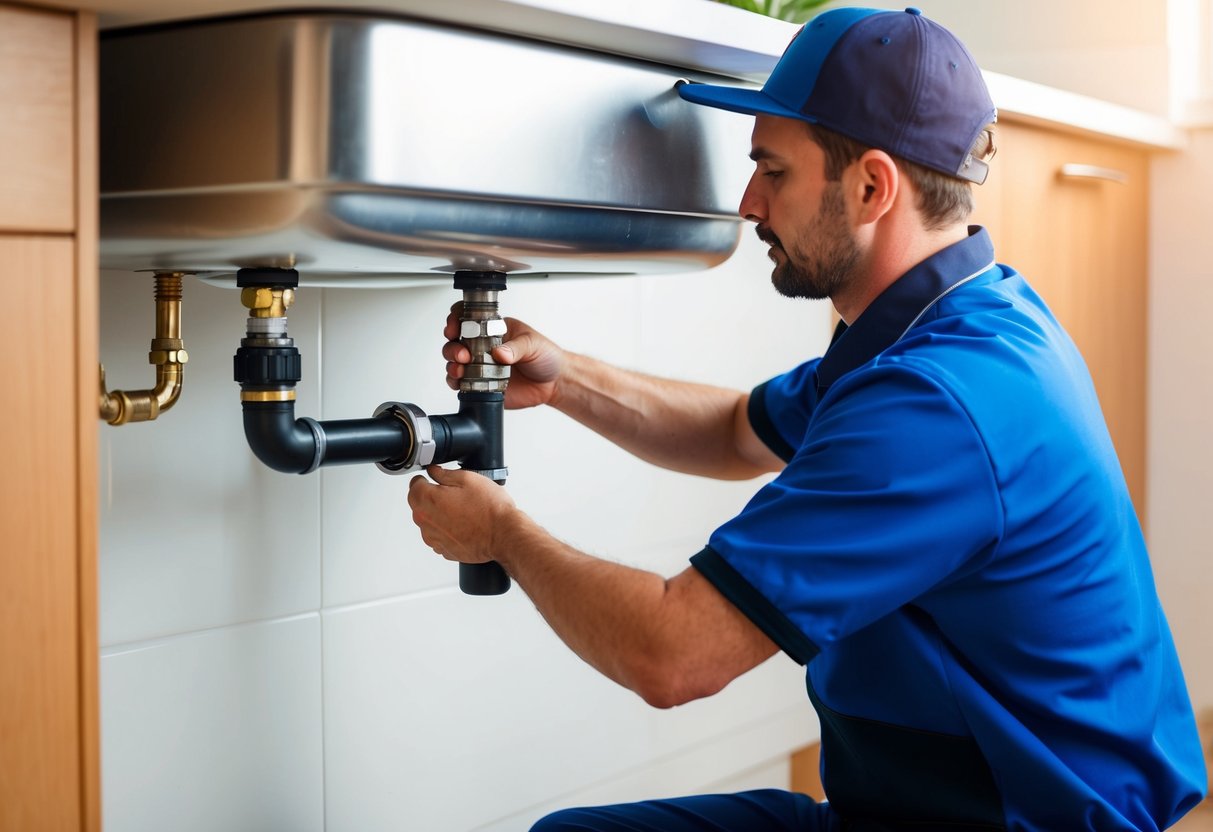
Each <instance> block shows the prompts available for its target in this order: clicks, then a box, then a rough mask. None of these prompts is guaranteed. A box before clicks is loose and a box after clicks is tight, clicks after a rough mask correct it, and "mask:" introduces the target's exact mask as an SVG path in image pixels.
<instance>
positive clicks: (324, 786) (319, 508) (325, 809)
mask: <svg viewBox="0 0 1213 832" xmlns="http://www.w3.org/2000/svg"><path fill="white" fill-rule="evenodd" d="M327 301H328V290H327V289H321V290H320V314H319V315H317V316H316V401H317V405H316V406H317V408H318V409H319V413H317V414H316V418H318V419H323V418H324V323H325V321H324V316H325V315H326V314H327V313H328V303H327ZM316 476H317V477H319V478H320V482H319V486H318V488H317V489H316V490H317V500H316V513H317V517H316V527H317V535H318V536H319V538H320V539H319V545H318V546H317V547H316V548H317V555H318V557H319V558H320V563H319V564H318V566H319V569H318V570H317V572H318V575H319V579H320V586H319V590H320V593H319V597H320V607H321V609H323V608H324V484H325V479H326V478H325V475H324V469H323V468H322V469H321V470H319V471H317V472H316ZM318 650H319V654H320V828H321V829H328V825H329V775H328V750H327V747H326V743H327V741H328V728H327V726H326V725H325V715H326V714H327V713H328V708H327V707H326V706H325V701H326V699H327V693H328V675H327V674H326V673H325V672H324V617H323V616H321V618H320V644H319V645H318Z"/></svg>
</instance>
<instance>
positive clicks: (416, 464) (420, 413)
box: [374, 402, 438, 474]
mask: <svg viewBox="0 0 1213 832" xmlns="http://www.w3.org/2000/svg"><path fill="white" fill-rule="evenodd" d="M374 416H375V418H379V417H380V416H390V417H392V418H394V419H396V420H397V421H399V422H400V423H401V424H403V425H404V428H405V431H406V432H407V433H408V436H409V438H410V439H411V440H412V442H411V443H410V446H409V447H408V448H407V449H406V450H405V453H404V455H403V456H402V457H401V458H400V459H393V460H387V461H385V462H376V463H375V467H377V468H378V469H379V470H380V471H382V472H383V473H385V474H407V473H408V472H410V471H416V470H418V469H419V468H424V467H426V466H427V465H429V464H430V463H432V462H433V461H434V456H435V454H436V453H437V451H438V445H437V443H436V442H435V441H434V426H433V424H431V422H430V418H429V417H428V416H426V415H425V411H424V410H422V409H421V408H420V407H418V406H417V405H415V404H412V403H410V402H384V403H383V404H381V405H379V406H378V407H377V408H375V413H374Z"/></svg>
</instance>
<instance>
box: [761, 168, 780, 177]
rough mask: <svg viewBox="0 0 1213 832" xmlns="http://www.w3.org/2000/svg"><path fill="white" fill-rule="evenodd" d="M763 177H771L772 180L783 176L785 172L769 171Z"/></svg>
mask: <svg viewBox="0 0 1213 832" xmlns="http://www.w3.org/2000/svg"><path fill="white" fill-rule="evenodd" d="M763 176H770V177H772V178H775V177H777V176H783V171H781V170H768V171H767V172H766V173H764V174H763Z"/></svg>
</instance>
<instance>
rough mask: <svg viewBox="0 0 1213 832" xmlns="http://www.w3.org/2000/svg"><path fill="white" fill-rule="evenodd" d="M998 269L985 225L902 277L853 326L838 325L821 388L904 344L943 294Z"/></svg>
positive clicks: (821, 367) (819, 378) (819, 377)
mask: <svg viewBox="0 0 1213 832" xmlns="http://www.w3.org/2000/svg"><path fill="white" fill-rule="evenodd" d="M993 266H994V244H993V243H992V242H990V235H989V234H988V233H986V230H985V229H984V228H982V227H980V226H976V225H973V226H969V236H968V237H966V238H965V239H963V240H961V241H960V242H958V243H953V244H952V245H950V246H948V247H947V248H945V249H944V250H942V251H939V252H937V253H935V254H933V255H931V256H930V257H928V258H927V259H926V260H923V261H922V262H921V263H919V264H918V265H917V266H915V267H914V268H912V269H910V270H909V271H908V272H906V273H905V274H903V275H902V276H901V277H899V278H897V280H896V281H895V282H894V283H892V284H891V285H890V286H889V287H888V288H887V289H885V290H884V291H883V292H881V293H880V295H879V296H878V297H877V298H876V300H874V301H872V303H871V304H869V306H868V308H867V309H865V310H864V311H863V314H861V315H860V316H859V317H858V318H857V319H856V320H855V322H854V323H853V324H851V325H850V326H849V327H848V326H846V325H844V324H839V326H838V328H837V330H835V332H834V339H833V340H832V341H831V342H830V348H829V350H827V351H826V354H825V356H824V357H823V358H822V359H821V362H820V363H819V364H818V365H817V388H818V390H819V391H822V392H824V390H825V389H826V388H827V387H829V386H830V385H832V384H833V383H834V382H836V381H838V379H840V378H842V377H843V376H844V375H846V374H847V373H849V372H850V371H851V370H854V369H855V368H856V367H860V366H862V365H864V364H866V363H867V362H869V361H871V360H872V359H873V358H875V357H876V356H877V355H879V354H880V353H882V352H884V351H885V350H886V349H888V348H889V347H891V346H893V345H894V344H896V343H897V342H898V341H900V340H901V338H902V336H904V335H905V334H906V333H907V332H909V331H910V329H911V328H912V327H913V326H914V325H915V324H916V323H918V321H919V320H920V319H921V318H922V317H923V315H925V314H926V313H927V311H928V310H930V308H931V307H932V306H934V305H935V304H936V303H937V302H938V301H939V300H940V299H941V298H942V297H943V296H944V295H946V294H948V292H951V291H952V290H953V289H955V288H957V287H958V286H961V285H963V284H965V283H968V282H969V281H970V280H973V279H974V278H976V277H979V276H981V275H982V274H984V273H985V272H987V271H989V270H990V269H991V268H993Z"/></svg>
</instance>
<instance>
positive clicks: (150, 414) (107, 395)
mask: <svg viewBox="0 0 1213 832" xmlns="http://www.w3.org/2000/svg"><path fill="white" fill-rule="evenodd" d="M183 276H184V274H183V273H182V272H164V273H159V274H157V275H156V334H155V337H154V338H153V339H152V345H151V350H150V351H149V352H148V354H147V360H148V363H149V364H154V365H155V366H156V386H155V387H153V388H152V389H150V390H131V391H125V390H114V391H110V392H107V391H106V389H105V367H104V366H103V367H101V401H100V411H101V418H102V419H104V420H105V421H107V422H109V423H110V424H111V425H125V424H126V423H127V422H148V421H151V420H152V419H155V418H156V417H157V416H159V415H160V414H161V413H163V412H164V411H166V410H168V409H169V408H170V407H172V406H173V405H174V404H176V402H177V399H178V398H179V397H180V396H181V381H182V376H183V372H184V369H185V364H186V362H187V361H189V354H188V353H187V352H186V351H185V346H184V344H183V343H182V341H181V278H182V277H183Z"/></svg>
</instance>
